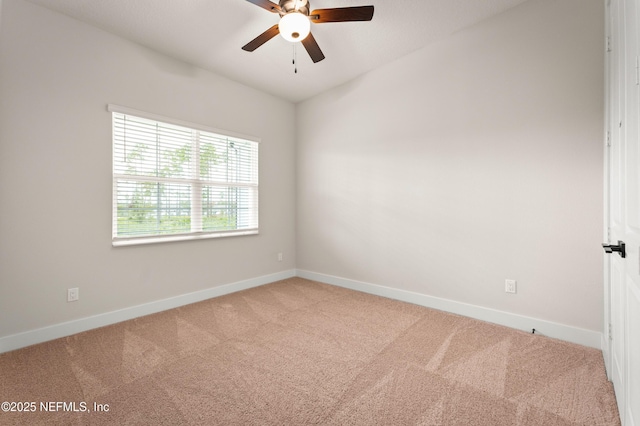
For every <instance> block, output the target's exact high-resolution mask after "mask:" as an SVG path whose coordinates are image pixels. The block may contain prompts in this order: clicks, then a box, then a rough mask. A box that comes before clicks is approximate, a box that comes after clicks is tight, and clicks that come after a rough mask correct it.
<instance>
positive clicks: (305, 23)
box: [278, 12, 311, 43]
mask: <svg viewBox="0 0 640 426" xmlns="http://www.w3.org/2000/svg"><path fill="white" fill-rule="evenodd" d="M278 28H279V30H280V35H282V37H283V38H284V39H285V40H287V41H290V42H292V43H295V42H296V41H302V40H304V39H305V38H306V37H307V36H308V35H309V32H310V31H311V21H309V18H308V17H307V16H306V15H303V14H302V13H300V12H290V13H287V14H286V15H284V16H283V17H282V18H281V19H280V23H279V24H278Z"/></svg>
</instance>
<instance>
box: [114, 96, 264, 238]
mask: <svg viewBox="0 0 640 426" xmlns="http://www.w3.org/2000/svg"><path fill="white" fill-rule="evenodd" d="M107 111H108V112H110V113H111V114H110V116H111V117H110V118H111V152H112V157H111V174H112V180H111V182H112V188H111V192H112V212H111V230H112V231H111V244H112V246H114V247H120V246H130V245H139V244H153V243H164V242H173V241H188V240H201V239H209V238H221V237H232V236H243V235H256V234H259V212H260V208H259V198H260V197H259V170H260V167H259V163H260V150H259V147H260V138H257V137H255V136H250V135H245V134H240V133H236V132H231V131H227V130H221V129H216V128H213V127H208V126H204V125H201V124H196V123H192V122H188V121H184V120H178V119H174V118H170V117H165V116H162V115H158V114H153V113H149V112H145V111H140V110H137V109H133V108H128V107H123V106H119V105H114V104H108V105H107ZM116 114H124V115H128V116H132V117H136V118H140V119H143V120H151V121H155V122H158V123H162V124H168V125H171V126H180V127H183V128H186V129H189V130H191V131H193V132H196V133H197V134H199V132H206V133H207V134H212V135H215V136H219V137H220V138H222V139H225V138H226V139H227V143H228V142H229V141H228V140H229V139H232V140H236V141H241V142H250V143H253V144H255V145H254V146H253V147H252V150H255V158H253V157H252V158H253V159H252V161H251V162H250V164H251V165H252V166H253V167H255V170H254V169H253V168H252V170H251V173H252V174H254V175H255V176H254V177H253V179H252V180H251V182H249V183H246V182H243V183H240V182H239V181H236V182H231V181H226V182H220V181H216V182H215V184H212V181H209V180H206V179H202V176H201V175H200V167H199V163H198V162H197V161H196V165H195V166H194V167H193V169H194V170H193V172H192V173H191V175H190V177H189V178H182V177H176V178H166V177H161V176H155V177H154V176H149V175H136V174H133V175H127V174H126V173H125V174H123V173H116V125H115V123H116ZM199 143H200V141H198V142H194V146H199ZM195 158H199V153H197V154H196V157H195ZM126 179H129V180H133V181H140V182H142V181H144V182H158V183H173V184H185V185H192V188H193V189H195V190H192V191H191V192H192V196H193V194H195V193H198V190H197V189H198V188H202V187H203V186H212V185H216V186H217V187H226V188H240V187H244V188H250V189H253V190H254V191H255V197H254V199H253V203H252V204H253V208H252V209H251V210H250V213H251V214H253V215H254V218H253V222H254V223H255V226H252V227H249V228H239V229H225V230H202V229H200V230H199V231H197V230H196V231H194V230H192V231H190V232H176V233H153V234H145V235H139V236H135V235H131V236H118V181H124V180H126ZM196 199H198V200H197V201H196V202H195V205H196V206H198V208H200V209H201V208H202V197H201V196H200V197H196ZM195 216H196V217H199V220H198V218H197V220H195V221H194V212H193V209H192V211H191V212H190V215H189V217H190V222H195V223H197V225H196V226H200V228H201V227H202V218H203V217H204V215H203V214H202V211H201V212H200V214H199V215H198V214H196V215H195Z"/></svg>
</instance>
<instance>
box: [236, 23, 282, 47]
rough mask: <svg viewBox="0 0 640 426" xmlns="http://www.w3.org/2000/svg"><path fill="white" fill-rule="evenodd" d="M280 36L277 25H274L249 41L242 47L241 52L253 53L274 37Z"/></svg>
mask: <svg viewBox="0 0 640 426" xmlns="http://www.w3.org/2000/svg"><path fill="white" fill-rule="evenodd" d="M278 34H280V29H279V28H278V24H275V25H274V26H273V27H271V28H269V29H268V30H267V31H265V32H263V33H262V34H260V35H259V36H258V37H256V38H254V39H253V40H251V41H250V42H249V43H247V44H245V45H244V46H242V50H246V51H247V52H253V51H254V50H256V49H257V48H258V47H260V46H262V45H263V44H265V43H266V42H268V41H269V40H271V39H272V38H274V37H275V36H277V35H278Z"/></svg>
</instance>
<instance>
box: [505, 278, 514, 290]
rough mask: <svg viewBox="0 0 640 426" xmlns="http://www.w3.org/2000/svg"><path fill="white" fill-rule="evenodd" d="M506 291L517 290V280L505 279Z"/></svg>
mask: <svg viewBox="0 0 640 426" xmlns="http://www.w3.org/2000/svg"><path fill="white" fill-rule="evenodd" d="M504 291H505V292H506V293H515V292H516V280H504Z"/></svg>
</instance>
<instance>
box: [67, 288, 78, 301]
mask: <svg viewBox="0 0 640 426" xmlns="http://www.w3.org/2000/svg"><path fill="white" fill-rule="evenodd" d="M78 299H80V290H79V289H78V288H77V287H76V288H68V289H67V302H75V301H76V300H78Z"/></svg>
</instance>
